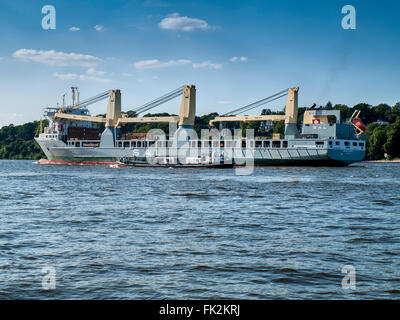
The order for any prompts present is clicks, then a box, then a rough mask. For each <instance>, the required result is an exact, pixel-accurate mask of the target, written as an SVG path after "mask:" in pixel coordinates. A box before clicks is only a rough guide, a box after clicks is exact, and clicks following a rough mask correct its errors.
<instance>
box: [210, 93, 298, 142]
mask: <svg viewBox="0 0 400 320" xmlns="http://www.w3.org/2000/svg"><path fill="white" fill-rule="evenodd" d="M298 91H299V87H294V88H288V89H285V90H282V91H280V92H278V93H275V94H273V95H272V96H269V97H267V98H264V99H261V100H258V101H256V102H253V103H251V104H248V105H246V106H244V107H241V108H238V109H235V110H233V111H231V112H229V113H226V114H224V115H222V116H219V117H215V118H214V119H213V120H211V121H210V123H209V124H210V126H213V125H214V123H215V122H238V121H244V122H249V121H282V120H285V132H286V134H293V135H294V134H296V133H297V132H298V130H297V113H298ZM286 95H287V101H286V108H285V114H284V115H260V116H237V114H240V113H243V112H246V111H249V110H252V109H255V108H257V107H259V106H262V105H265V104H267V103H269V102H272V101H275V100H277V99H279V98H282V97H284V96H286ZM231 114H233V116H230V115H231Z"/></svg>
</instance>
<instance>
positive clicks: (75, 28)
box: [69, 27, 81, 31]
mask: <svg viewBox="0 0 400 320" xmlns="http://www.w3.org/2000/svg"><path fill="white" fill-rule="evenodd" d="M79 30H81V29H80V28H78V27H71V28H69V31H79Z"/></svg>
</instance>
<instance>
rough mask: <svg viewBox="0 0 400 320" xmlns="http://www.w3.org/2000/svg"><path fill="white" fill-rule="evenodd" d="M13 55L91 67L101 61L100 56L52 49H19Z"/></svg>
mask: <svg viewBox="0 0 400 320" xmlns="http://www.w3.org/2000/svg"><path fill="white" fill-rule="evenodd" d="M13 57H14V58H16V59H19V60H22V61H34V62H39V63H43V64H47V65H50V66H61V67H65V66H80V67H92V66H94V65H97V64H99V63H100V62H102V60H101V59H100V58H97V57H94V56H91V55H88V54H79V53H73V52H71V53H65V52H61V51H59V52H57V51H54V50H48V51H43V50H40V51H37V50H33V49H19V50H17V51H15V52H14V53H13Z"/></svg>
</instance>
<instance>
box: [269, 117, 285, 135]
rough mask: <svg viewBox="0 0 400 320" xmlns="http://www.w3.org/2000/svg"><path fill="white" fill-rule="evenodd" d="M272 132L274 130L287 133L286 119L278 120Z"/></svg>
mask: <svg viewBox="0 0 400 320" xmlns="http://www.w3.org/2000/svg"><path fill="white" fill-rule="evenodd" d="M272 132H273V133H280V134H284V133H285V120H282V121H278V122H277V123H276V124H275V125H274V129H273V131H272Z"/></svg>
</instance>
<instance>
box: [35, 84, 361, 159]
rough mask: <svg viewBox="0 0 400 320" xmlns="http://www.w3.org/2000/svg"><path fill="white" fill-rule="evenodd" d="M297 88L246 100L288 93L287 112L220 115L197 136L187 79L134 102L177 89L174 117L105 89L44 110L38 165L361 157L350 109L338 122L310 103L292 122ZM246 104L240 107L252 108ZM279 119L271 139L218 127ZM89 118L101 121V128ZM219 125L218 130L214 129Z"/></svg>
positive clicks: (192, 88) (336, 115) (336, 116)
mask: <svg viewBox="0 0 400 320" xmlns="http://www.w3.org/2000/svg"><path fill="white" fill-rule="evenodd" d="M298 91H299V88H298V87H294V88H288V89H286V90H285V92H283V91H282V92H280V93H278V94H276V95H273V96H271V97H268V98H266V99H263V100H260V101H258V102H257V103H253V104H250V105H249V106H250V109H251V108H254V106H259V105H261V104H264V103H267V102H270V101H273V100H274V99H275V98H280V97H282V96H284V95H287V102H286V106H285V114H282V115H259V116H237V115H234V116H232V115H226V116H219V117H216V118H215V119H213V120H212V121H210V128H214V130H208V131H207V130H206V132H208V134H207V135H203V134H202V137H201V138H199V137H198V135H197V133H196V131H195V130H194V121H195V113H196V88H195V86H194V85H185V86H182V87H180V88H178V89H177V90H175V91H173V92H171V93H169V94H167V95H164V96H162V97H160V98H159V99H156V100H153V101H151V102H150V103H148V104H145V105H144V106H141V107H139V108H138V109H136V110H137V113H140V112H143V111H146V110H149V109H150V108H152V107H154V106H158V105H159V104H161V103H162V102H165V101H169V100H170V99H172V98H175V97H177V96H179V95H182V100H181V105H180V112H179V116H168V117H138V116H134V117H127V116H126V114H122V113H121V92H120V90H109V91H108V92H104V93H102V94H100V95H98V96H95V97H93V98H90V99H87V100H84V101H82V102H77V103H75V102H74V101H73V103H72V105H70V106H64V103H63V106H62V107H56V108H47V109H46V110H45V117H46V118H47V119H48V120H49V125H48V127H46V128H44V131H43V132H41V133H40V134H39V135H38V136H37V137H36V138H35V140H36V142H37V143H38V144H39V145H40V147H41V148H42V150H43V152H44V154H45V155H46V159H41V160H39V163H40V164H88V165H92V164H116V163H117V162H118V161H120V159H128V158H132V157H134V158H135V159H136V160H137V161H148V160H149V159H153V158H154V157H172V158H178V157H179V159H181V160H180V162H181V163H184V162H185V159H189V158H193V157H196V158H201V157H210V156H211V155H213V156H215V157H220V156H224V157H225V159H226V161H231V162H232V163H233V164H234V165H245V164H250V165H310V166H321V165H323V166H343V165H349V164H352V163H354V162H358V161H362V160H363V159H364V157H365V149H366V145H365V138H364V131H365V126H364V124H363V123H362V121H361V120H360V118H359V117H358V115H359V112H358V113H357V112H355V113H354V114H353V116H352V118H351V119H350V120H349V121H347V122H342V119H341V118H340V111H339V110H324V109H321V108H320V109H315V108H314V107H311V108H309V109H307V110H306V111H305V113H304V116H303V122H302V125H301V130H299V128H298V121H297V120H298V119H297V117H298ZM105 98H108V106H107V113H106V115H105V116H97V117H94V116H91V115H90V112H89V109H88V108H87V106H88V105H89V104H91V103H93V102H97V101H100V100H102V99H105ZM250 109H249V108H244V109H243V108H241V111H243V110H246V111H248V110H250ZM240 121H245V122H248V121H261V122H274V121H284V122H285V132H284V135H281V134H275V135H273V136H272V138H266V137H257V136H255V137H251V136H246V137H242V135H241V131H240V132H235V133H233V134H232V133H230V132H229V130H226V129H224V125H225V127H226V124H227V123H229V122H236V123H237V122H240ZM162 122H164V123H169V124H170V125H169V127H170V130H169V135H168V136H169V137H168V138H167V135H166V134H163V133H160V134H157V133H156V134H155V133H154V132H153V133H150V132H149V133H147V134H145V135H144V136H141V137H136V138H134V139H132V138H129V139H128V138H127V137H126V136H125V135H122V134H120V131H121V130H120V128H121V127H122V126H124V125H126V124H129V123H162ZM94 123H100V124H103V125H104V130H102V132H100V131H99V127H98V126H97V127H96V126H94V125H93V124H94ZM217 123H218V124H219V129H220V130H216V129H215V128H216V126H217Z"/></svg>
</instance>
